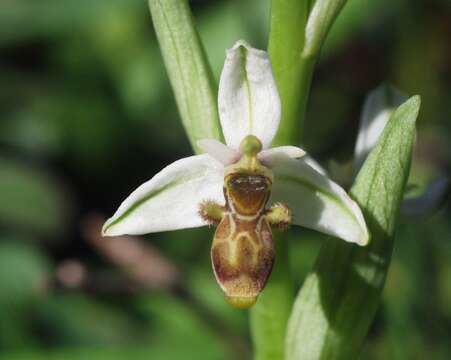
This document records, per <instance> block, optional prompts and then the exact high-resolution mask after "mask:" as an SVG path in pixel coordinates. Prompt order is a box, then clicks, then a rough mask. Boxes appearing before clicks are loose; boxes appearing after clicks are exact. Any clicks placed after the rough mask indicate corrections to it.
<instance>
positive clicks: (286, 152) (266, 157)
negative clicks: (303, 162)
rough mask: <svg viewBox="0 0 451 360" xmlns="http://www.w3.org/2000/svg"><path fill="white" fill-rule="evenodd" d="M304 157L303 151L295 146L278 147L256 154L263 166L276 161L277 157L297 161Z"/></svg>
mask: <svg viewBox="0 0 451 360" xmlns="http://www.w3.org/2000/svg"><path fill="white" fill-rule="evenodd" d="M304 155H305V151H304V150H302V149H301V148H298V147H296V146H278V147H274V148H271V149H267V150H263V151H261V152H260V153H259V154H258V159H259V160H260V161H261V162H262V163H263V164H264V165H268V166H270V164H272V163H274V161H277V159H278V158H279V157H286V156H288V157H289V158H292V159H298V158H300V157H303V156H304Z"/></svg>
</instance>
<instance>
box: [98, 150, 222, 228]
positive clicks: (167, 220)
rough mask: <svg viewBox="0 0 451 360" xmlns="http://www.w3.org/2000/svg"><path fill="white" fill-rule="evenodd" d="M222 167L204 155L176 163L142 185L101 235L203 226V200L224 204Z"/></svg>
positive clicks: (110, 220)
mask: <svg viewBox="0 0 451 360" xmlns="http://www.w3.org/2000/svg"><path fill="white" fill-rule="evenodd" d="M223 176H224V167H223V166H222V164H221V163H219V162H218V161H216V160H214V159H213V158H212V157H211V156H209V155H206V154H203V155H196V156H190V157H187V158H184V159H180V160H177V161H175V162H173V163H172V164H170V165H169V166H167V167H165V168H164V169H163V170H161V171H160V172H159V173H158V174H156V175H155V176H154V177H153V178H152V179H150V180H149V181H147V182H145V183H144V184H142V185H141V186H140V187H138V188H137V189H136V190H135V191H134V192H132V193H131V194H130V195H129V196H128V198H127V199H125V201H124V202H123V203H122V204H121V206H120V207H119V209H118V210H117V211H116V213H115V214H114V215H113V217H111V218H110V219H108V220H107V221H106V223H105V224H104V226H103V229H102V234H103V235H104V236H116V235H123V234H130V235H139V234H148V233H153V232H158V231H166V230H176V229H184V228H193V227H198V226H202V225H205V223H204V221H203V220H202V219H201V217H200V216H199V214H198V211H199V203H200V202H201V201H202V200H206V199H208V200H214V201H217V202H219V203H224V197H223V193H222V184H223Z"/></svg>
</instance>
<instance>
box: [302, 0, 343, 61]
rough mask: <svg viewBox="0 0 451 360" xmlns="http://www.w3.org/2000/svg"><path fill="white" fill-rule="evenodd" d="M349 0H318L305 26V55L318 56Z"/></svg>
mask: <svg viewBox="0 0 451 360" xmlns="http://www.w3.org/2000/svg"><path fill="white" fill-rule="evenodd" d="M346 1H347V0H316V1H315V2H314V4H313V5H312V7H311V9H310V14H309V17H308V20H307V25H306V28H305V46H304V50H303V55H304V56H306V57H310V56H317V55H318V54H319V52H320V50H321V48H322V46H323V43H324V40H325V39H326V36H327V33H328V32H329V29H330V27H331V26H332V24H333V23H334V21H335V18H336V17H337V16H338V14H339V13H340V11H341V9H342V8H343V6H344V5H345V3H346Z"/></svg>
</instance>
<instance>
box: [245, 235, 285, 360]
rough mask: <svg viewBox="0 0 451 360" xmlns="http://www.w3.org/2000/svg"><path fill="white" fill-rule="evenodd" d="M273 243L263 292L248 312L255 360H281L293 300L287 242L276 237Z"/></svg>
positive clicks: (283, 238)
mask: <svg viewBox="0 0 451 360" xmlns="http://www.w3.org/2000/svg"><path fill="white" fill-rule="evenodd" d="M274 243H275V248H276V260H275V263H274V269H273V271H272V274H271V277H270V279H269V282H268V284H267V285H266V287H265V290H264V291H263V293H262V294H261V295H260V297H259V299H258V301H257V304H256V305H255V306H254V307H253V308H252V310H251V332H252V338H253V343H254V349H255V354H254V358H255V359H258V360H269V359H271V360H283V359H284V352H285V349H284V347H285V346H284V345H285V333H286V327H287V322H288V318H289V316H290V312H291V306H292V303H293V298H294V289H293V285H292V281H291V278H290V276H289V273H290V272H289V261H288V260H289V259H288V249H289V242H288V239H287V238H286V236H282V234H276V236H275V239H274Z"/></svg>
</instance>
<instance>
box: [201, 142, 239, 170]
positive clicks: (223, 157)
mask: <svg viewBox="0 0 451 360" xmlns="http://www.w3.org/2000/svg"><path fill="white" fill-rule="evenodd" d="M197 146H199V148H200V149H201V150H202V151H204V152H205V153H207V154H208V155H210V156H212V157H213V158H215V159H216V160H218V161H219V162H221V163H222V164H223V165H225V166H227V165H230V164H233V163H236V162H237V161H238V160H239V159H240V157H241V155H240V152H239V151H238V150H235V149H232V148H230V147H228V146H227V145H224V144H223V143H222V142H220V141H218V140H215V139H202V140H199V141H198V142H197Z"/></svg>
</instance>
